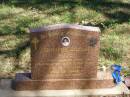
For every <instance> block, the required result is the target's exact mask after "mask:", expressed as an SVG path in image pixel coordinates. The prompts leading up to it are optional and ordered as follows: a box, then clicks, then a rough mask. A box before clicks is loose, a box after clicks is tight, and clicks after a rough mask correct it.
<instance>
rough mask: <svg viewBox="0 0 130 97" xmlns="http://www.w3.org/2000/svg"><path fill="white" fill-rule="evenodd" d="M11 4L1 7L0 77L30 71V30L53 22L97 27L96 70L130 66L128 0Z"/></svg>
mask: <svg viewBox="0 0 130 97" xmlns="http://www.w3.org/2000/svg"><path fill="white" fill-rule="evenodd" d="M9 1H10V0H9ZM12 1H13V2H4V0H3V2H2V3H1V4H0V72H1V73H0V77H1V78H7V77H12V76H14V74H15V73H16V72H29V71H30V40H29V33H30V32H29V28H36V27H39V26H43V25H49V24H56V23H75V24H81V25H86V26H87V25H88V26H97V27H100V29H101V33H100V41H101V42H100V43H101V46H100V58H99V66H98V67H101V66H103V65H105V66H106V67H109V66H110V65H111V64H114V63H117V64H122V63H123V64H128V66H130V10H129V9H130V1H129V0H87V1H85V0H80V2H78V1H79V0H77V1H73V0H48V1H45V2H44V0H43V1H42V2H36V1H35V0H33V1H35V2H29V0H28V2H27V1H26V2H24V0H23V2H20V0H12ZM16 1H17V2H16ZM39 1H40V0H39ZM127 74H130V73H129V72H127Z"/></svg>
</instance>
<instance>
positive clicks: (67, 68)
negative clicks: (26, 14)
mask: <svg viewBox="0 0 130 97" xmlns="http://www.w3.org/2000/svg"><path fill="white" fill-rule="evenodd" d="M30 32H31V37H30V38H31V73H21V74H20V73H18V74H16V78H15V80H13V84H12V86H13V88H14V89H16V90H46V89H47V90H48V89H49V90H64V89H96V88H109V87H112V86H114V83H113V80H112V79H110V78H106V77H104V78H101V77H99V76H98V74H99V73H98V72H97V65H98V56H99V48H100V45H99V44H100V42H99V32H100V29H99V28H98V27H91V26H81V25H74V24H56V25H50V26H44V27H41V28H37V29H31V30H30ZM106 76H107V75H106Z"/></svg>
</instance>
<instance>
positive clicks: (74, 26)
mask: <svg viewBox="0 0 130 97" xmlns="http://www.w3.org/2000/svg"><path fill="white" fill-rule="evenodd" d="M66 28H69V29H77V30H87V31H92V32H100V29H99V27H93V26H82V25H78V24H54V25H49V26H42V27H39V28H35V29H30V32H43V31H49V30H56V29H66Z"/></svg>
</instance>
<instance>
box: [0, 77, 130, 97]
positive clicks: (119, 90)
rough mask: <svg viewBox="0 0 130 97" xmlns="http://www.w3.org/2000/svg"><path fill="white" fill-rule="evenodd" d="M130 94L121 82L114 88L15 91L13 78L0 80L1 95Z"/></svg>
mask: <svg viewBox="0 0 130 97" xmlns="http://www.w3.org/2000/svg"><path fill="white" fill-rule="evenodd" d="M124 94H125V95H128V96H126V97H130V91H129V90H128V88H127V87H126V86H125V84H123V83H121V84H119V85H117V86H115V87H112V88H103V89H73V90H39V91H15V90H12V89H11V80H9V79H2V80H0V97H88V96H90V95H91V97H98V96H99V97H102V96H110V95H111V96H113V95H115V96H117V95H120V96H118V97H123V96H122V95H124Z"/></svg>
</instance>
